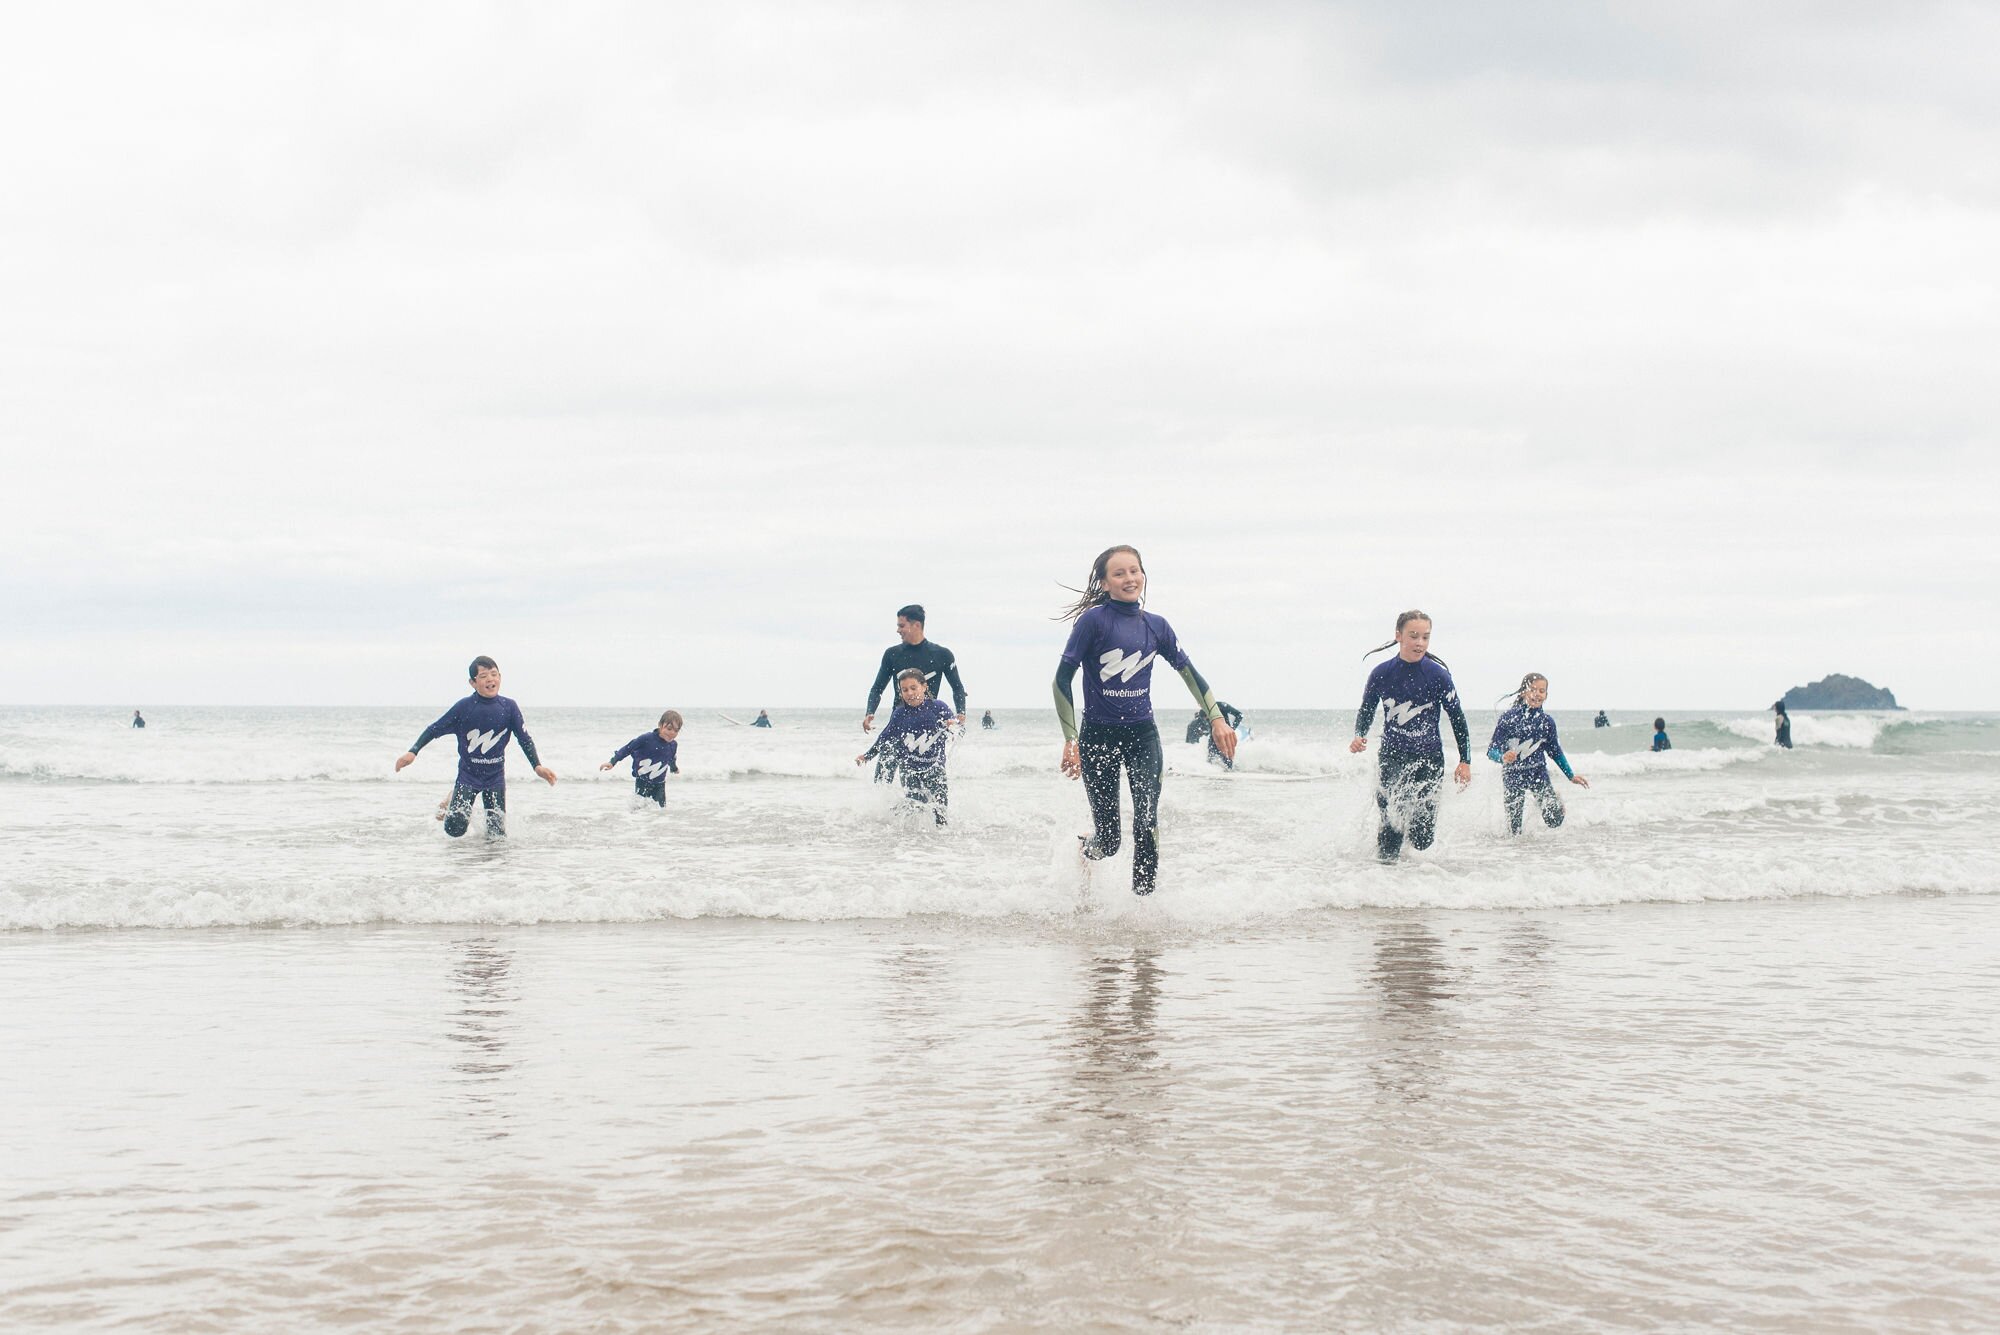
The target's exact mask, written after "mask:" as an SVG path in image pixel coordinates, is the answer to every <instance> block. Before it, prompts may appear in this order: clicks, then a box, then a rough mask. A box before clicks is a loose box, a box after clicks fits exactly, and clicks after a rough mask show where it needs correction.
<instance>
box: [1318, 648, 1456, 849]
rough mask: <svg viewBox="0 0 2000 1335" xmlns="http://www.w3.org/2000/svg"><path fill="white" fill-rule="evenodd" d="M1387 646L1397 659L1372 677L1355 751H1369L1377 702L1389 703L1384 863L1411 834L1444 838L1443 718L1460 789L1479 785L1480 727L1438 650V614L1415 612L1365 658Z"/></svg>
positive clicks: (1425, 839)
mask: <svg viewBox="0 0 2000 1335" xmlns="http://www.w3.org/2000/svg"><path fill="white" fill-rule="evenodd" d="M1384 649H1394V650H1396V656H1395V657H1394V658H1392V659H1390V660H1389V661H1388V662H1386V663H1382V664H1380V665H1378V666H1377V667H1376V668H1375V670H1374V671H1373V672H1370V673H1369V674H1368V684H1367V687H1366V688H1365V689H1364V690H1363V692H1362V696H1361V710H1360V712H1359V713H1357V714H1356V715H1355V716H1354V740H1353V741H1352V742H1350V743H1348V746H1347V749H1348V750H1349V751H1352V752H1354V753H1356V754H1357V755H1358V754H1359V753H1361V752H1363V751H1365V750H1367V749H1368V729H1369V726H1370V725H1371V724H1372V723H1373V722H1374V720H1375V707H1376V706H1377V705H1378V704H1379V705H1380V706H1381V708H1382V752H1381V762H1380V771H1379V782H1378V783H1377V784H1376V788H1375V806H1376V808H1377V810H1378V811H1379V812H1380V813H1381V825H1380V827H1379V828H1378V829H1377V830H1376V832H1375V852H1376V856H1378V857H1380V858H1381V859H1382V861H1384V862H1394V861H1396V859H1398V858H1400V857H1401V856H1402V855H1403V840H1404V838H1405V836H1407V837H1408V839H1409V841H1410V842H1411V843H1412V844H1414V845H1416V846H1417V847H1418V848H1429V847H1430V846H1431V841H1432V840H1433V839H1435V838H1436V837H1437V799H1438V788H1439V786H1440V785H1441V784H1442V783H1443V782H1444V739H1443V737H1442V735H1441V734H1440V732H1439V731H1438V716H1439V714H1443V715H1444V716H1445V717H1446V718H1448V719H1450V720H1451V732H1452V737H1453V738H1454V739H1455V740H1456V741H1457V743H1458V769H1457V770H1456V771H1454V773H1453V775H1452V777H1453V779H1454V781H1455V782H1456V783H1457V784H1458V786H1459V787H1460V788H1464V787H1465V786H1466V785H1467V784H1469V783H1471V782H1472V750H1471V745H1472V731H1471V729H1470V728H1469V727H1468V726H1467V725H1466V722H1465V710H1464V708H1463V707H1462V706H1461V705H1460V704H1459V702H1458V687H1457V685H1456V684H1454V683H1453V681H1452V679H1451V669H1450V668H1447V667H1446V666H1445V665H1444V660H1443V659H1440V658H1436V657H1434V656H1433V655H1432V654H1431V651H1430V649H1431V619H1430V617H1428V616H1427V615H1425V614H1424V613H1422V612H1419V611H1415V610H1414V609H1413V610H1411V611H1408V612H1405V613H1403V614H1402V615H1401V616H1399V617H1397V618H1396V637H1395V638H1394V639H1392V640H1390V641H1389V642H1388V643H1387V644H1381V645H1377V646H1376V647H1375V648H1373V649H1370V650H1369V651H1368V652H1367V653H1366V654H1363V655H1362V657H1363V658H1364V659H1365V658H1368V657H1370V656H1372V655H1375V654H1379V653H1381V652H1382V651H1383V650H1384Z"/></svg>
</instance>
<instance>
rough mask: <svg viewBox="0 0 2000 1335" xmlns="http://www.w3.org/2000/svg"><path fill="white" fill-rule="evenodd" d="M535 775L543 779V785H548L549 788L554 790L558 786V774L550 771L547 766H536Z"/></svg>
mask: <svg viewBox="0 0 2000 1335" xmlns="http://www.w3.org/2000/svg"><path fill="white" fill-rule="evenodd" d="M535 774H536V776H537V777H538V778H540V779H541V781H542V782H543V783H546V784H547V785H548V786H549V787H551V788H553V787H555V786H556V772H555V771H554V770H552V769H550V768H549V767H548V766H547V765H537V766H535Z"/></svg>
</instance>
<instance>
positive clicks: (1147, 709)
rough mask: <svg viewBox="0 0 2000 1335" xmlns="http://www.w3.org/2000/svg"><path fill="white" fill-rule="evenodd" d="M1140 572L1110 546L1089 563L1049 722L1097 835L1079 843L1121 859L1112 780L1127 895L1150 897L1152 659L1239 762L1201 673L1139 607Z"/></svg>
mask: <svg viewBox="0 0 2000 1335" xmlns="http://www.w3.org/2000/svg"><path fill="white" fill-rule="evenodd" d="M1145 597H1146V565H1145V562H1144V561H1142V560H1141V559H1140V557H1139V550H1138V548H1136V547H1110V548H1107V549H1105V550H1104V551H1102V552H1100V553H1098V556H1097V559H1096V560H1095V561H1093V562H1091V566H1090V579H1089V580H1088V581H1087V583H1086V584H1085V586H1084V588H1083V589H1082V590H1081V592H1080V593H1079V595H1078V597H1077V600H1076V601H1075V602H1074V603H1072V604H1070V606H1069V607H1068V608H1067V609H1066V610H1065V611H1064V612H1063V614H1062V618H1061V619H1062V620H1065V621H1074V622H1075V623H1076V625H1075V626H1074V627H1073V628H1071V630H1070V633H1069V643H1068V644H1066V645H1064V646H1063V652H1062V660H1061V661H1060V662H1058V663H1057V664H1056V682H1055V698H1056V721H1057V722H1058V723H1060V724H1061V725H1062V734H1063V752H1062V772H1063V773H1064V774H1066V775H1068V776H1069V777H1070V778H1072V779H1076V778H1081V779H1082V780H1083V789H1084V794H1085V796H1087V797H1088V798H1089V799H1090V818H1091V823H1092V825H1093V827H1094V833H1093V834H1092V835H1091V837H1090V838H1089V839H1087V840H1085V841H1084V844H1083V856H1084V857H1085V858H1087V859H1089V860H1090V861H1093V862H1094V861H1097V860H1098V859H1100V858H1107V857H1110V856H1111V855H1112V854H1113V853H1116V852H1117V851H1118V848H1119V845H1120V843H1121V842H1122V834H1121V831H1120V828H1119V821H1118V774H1119V771H1120V770H1121V769H1122V770H1123V771H1124V773H1125V781H1126V784H1127V786H1128V787H1130V789H1131V791H1132V893H1133V894H1135V895H1150V894H1152V893H1153V886H1154V884H1155V882H1156V880H1157V878H1158V874H1159V865H1160V838H1159V823H1160V770H1161V757H1160V730H1159V728H1157V727H1156V726H1154V723H1153V660H1154V659H1157V658H1164V659H1165V660H1166V661H1167V666H1169V667H1171V668H1173V669H1174V671H1176V672H1178V673H1179V674H1180V678H1181V680H1182V681H1183V682H1185V683H1187V688H1188V691H1189V692H1190V693H1191V694H1192V695H1193V696H1194V698H1195V703H1196V704H1198V705H1200V706H1201V711H1202V713H1203V714H1204V715H1206V716H1207V718H1208V720H1209V727H1210V730H1211V731H1210V736H1211V737H1213V738H1214V741H1215V746H1216V749H1217V750H1219V751H1221V752H1222V754H1223V755H1224V756H1225V757H1227V758H1228V759H1230V760H1234V759H1235V758H1236V730H1235V729H1234V728H1232V727H1230V726H1229V724H1228V722H1227V721H1225V720H1224V718H1223V717H1222V711H1221V708H1220V707H1219V706H1218V705H1217V704H1216V702H1215V692H1214V691H1212V690H1210V689H1209V685H1208V683H1207V682H1206V681H1203V680H1202V676H1201V673H1199V672H1197V671H1196V670H1195V666H1194V664H1193V663H1192V662H1190V661H1189V660H1188V656H1187V651H1186V650H1184V649H1182V648H1181V645H1180V641H1179V640H1178V639H1176V638H1175V636H1174V628H1173V627H1172V626H1170V625H1168V624H1167V619H1166V618H1165V617H1163V616H1160V615H1159V614H1158V613H1156V612H1148V611H1146V610H1145V608H1144V607H1143V606H1142V605H1141V604H1142V603H1143V602H1144V600H1145ZM1078 668H1082V669H1083V723H1082V726H1081V727H1079V726H1078V724H1077V713H1076V696H1075V694H1074V693H1073V685H1074V682H1075V678H1076V673H1077V669H1078Z"/></svg>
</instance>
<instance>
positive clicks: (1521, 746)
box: [1507, 737, 1542, 760]
mask: <svg viewBox="0 0 2000 1335" xmlns="http://www.w3.org/2000/svg"><path fill="white" fill-rule="evenodd" d="M1507 749H1508V750H1509V751H1517V752H1519V753H1520V759H1522V760H1526V759H1527V758H1528V757H1529V756H1531V755H1533V754H1535V752H1537V751H1539V750H1541V749H1542V739H1541V738H1539V737H1537V738H1535V739H1533V740H1532V741H1526V742H1524V741H1522V740H1521V739H1520V738H1519V737H1515V738H1513V739H1511V740H1510V741H1509V742H1508V744H1507Z"/></svg>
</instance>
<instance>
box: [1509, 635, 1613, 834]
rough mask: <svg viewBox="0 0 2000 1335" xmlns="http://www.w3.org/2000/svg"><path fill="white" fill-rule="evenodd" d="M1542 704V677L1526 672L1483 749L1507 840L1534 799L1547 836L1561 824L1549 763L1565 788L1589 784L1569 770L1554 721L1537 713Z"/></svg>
mask: <svg viewBox="0 0 2000 1335" xmlns="http://www.w3.org/2000/svg"><path fill="white" fill-rule="evenodd" d="M1548 698H1549V679H1548V678H1547V677H1544V676H1543V675H1542V674H1541V673H1539V672H1530V673H1529V674H1528V675H1527V676H1525V677H1523V678H1521V684H1520V686H1518V687H1516V688H1515V691H1514V694H1513V695H1512V696H1511V697H1510V699H1511V700H1512V702H1513V703H1512V705H1511V707H1510V708H1509V709H1508V710H1507V712H1506V713H1504V714H1502V715H1501V716H1500V719H1499V721H1498V722H1497V723H1495V724H1494V725H1493V744H1492V745H1491V746H1488V747H1487V748H1486V758H1487V759H1488V760H1492V761H1497V762H1498V763H1499V764H1500V766H1501V769H1500V787H1501V789H1502V790H1503V796H1504V797H1505V800H1506V803H1507V825H1508V830H1509V832H1510V833H1512V834H1519V833H1520V832H1521V815H1522V813H1523V812H1524V811H1525V810H1526V808H1527V805H1528V799H1529V798H1530V797H1532V798H1534V799H1535V810H1536V811H1538V812H1540V813H1541V817H1542V824H1544V825H1546V826H1548V827H1549V828H1550V829H1552V830H1553V829H1554V828H1555V827H1556V826H1558V825H1560V824H1562V823H1563V803H1562V798H1560V797H1558V796H1556V789H1555V785H1554V784H1553V783H1551V782H1550V781H1549V765H1548V762H1549V761H1551V760H1553V761H1555V762H1556V767H1557V768H1558V769H1560V770H1562V772H1563V777H1564V778H1565V779H1568V780H1569V781H1570V782H1571V783H1574V784H1578V785H1580V786H1582V787H1585V788H1588V787H1590V780H1588V779H1586V778H1584V777H1583V776H1582V775H1581V774H1578V773H1577V772H1576V771H1575V770H1573V769H1571V768H1570V767H1569V757H1568V756H1566V755H1564V754H1563V749H1562V742H1561V740H1560V739H1558V738H1557V737H1556V721H1555V720H1554V719H1552V718H1550V717H1549V716H1548V714H1547V713H1545V712H1544V711H1543V709H1542V705H1543V704H1544V703H1546V702H1547V700H1548Z"/></svg>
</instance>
